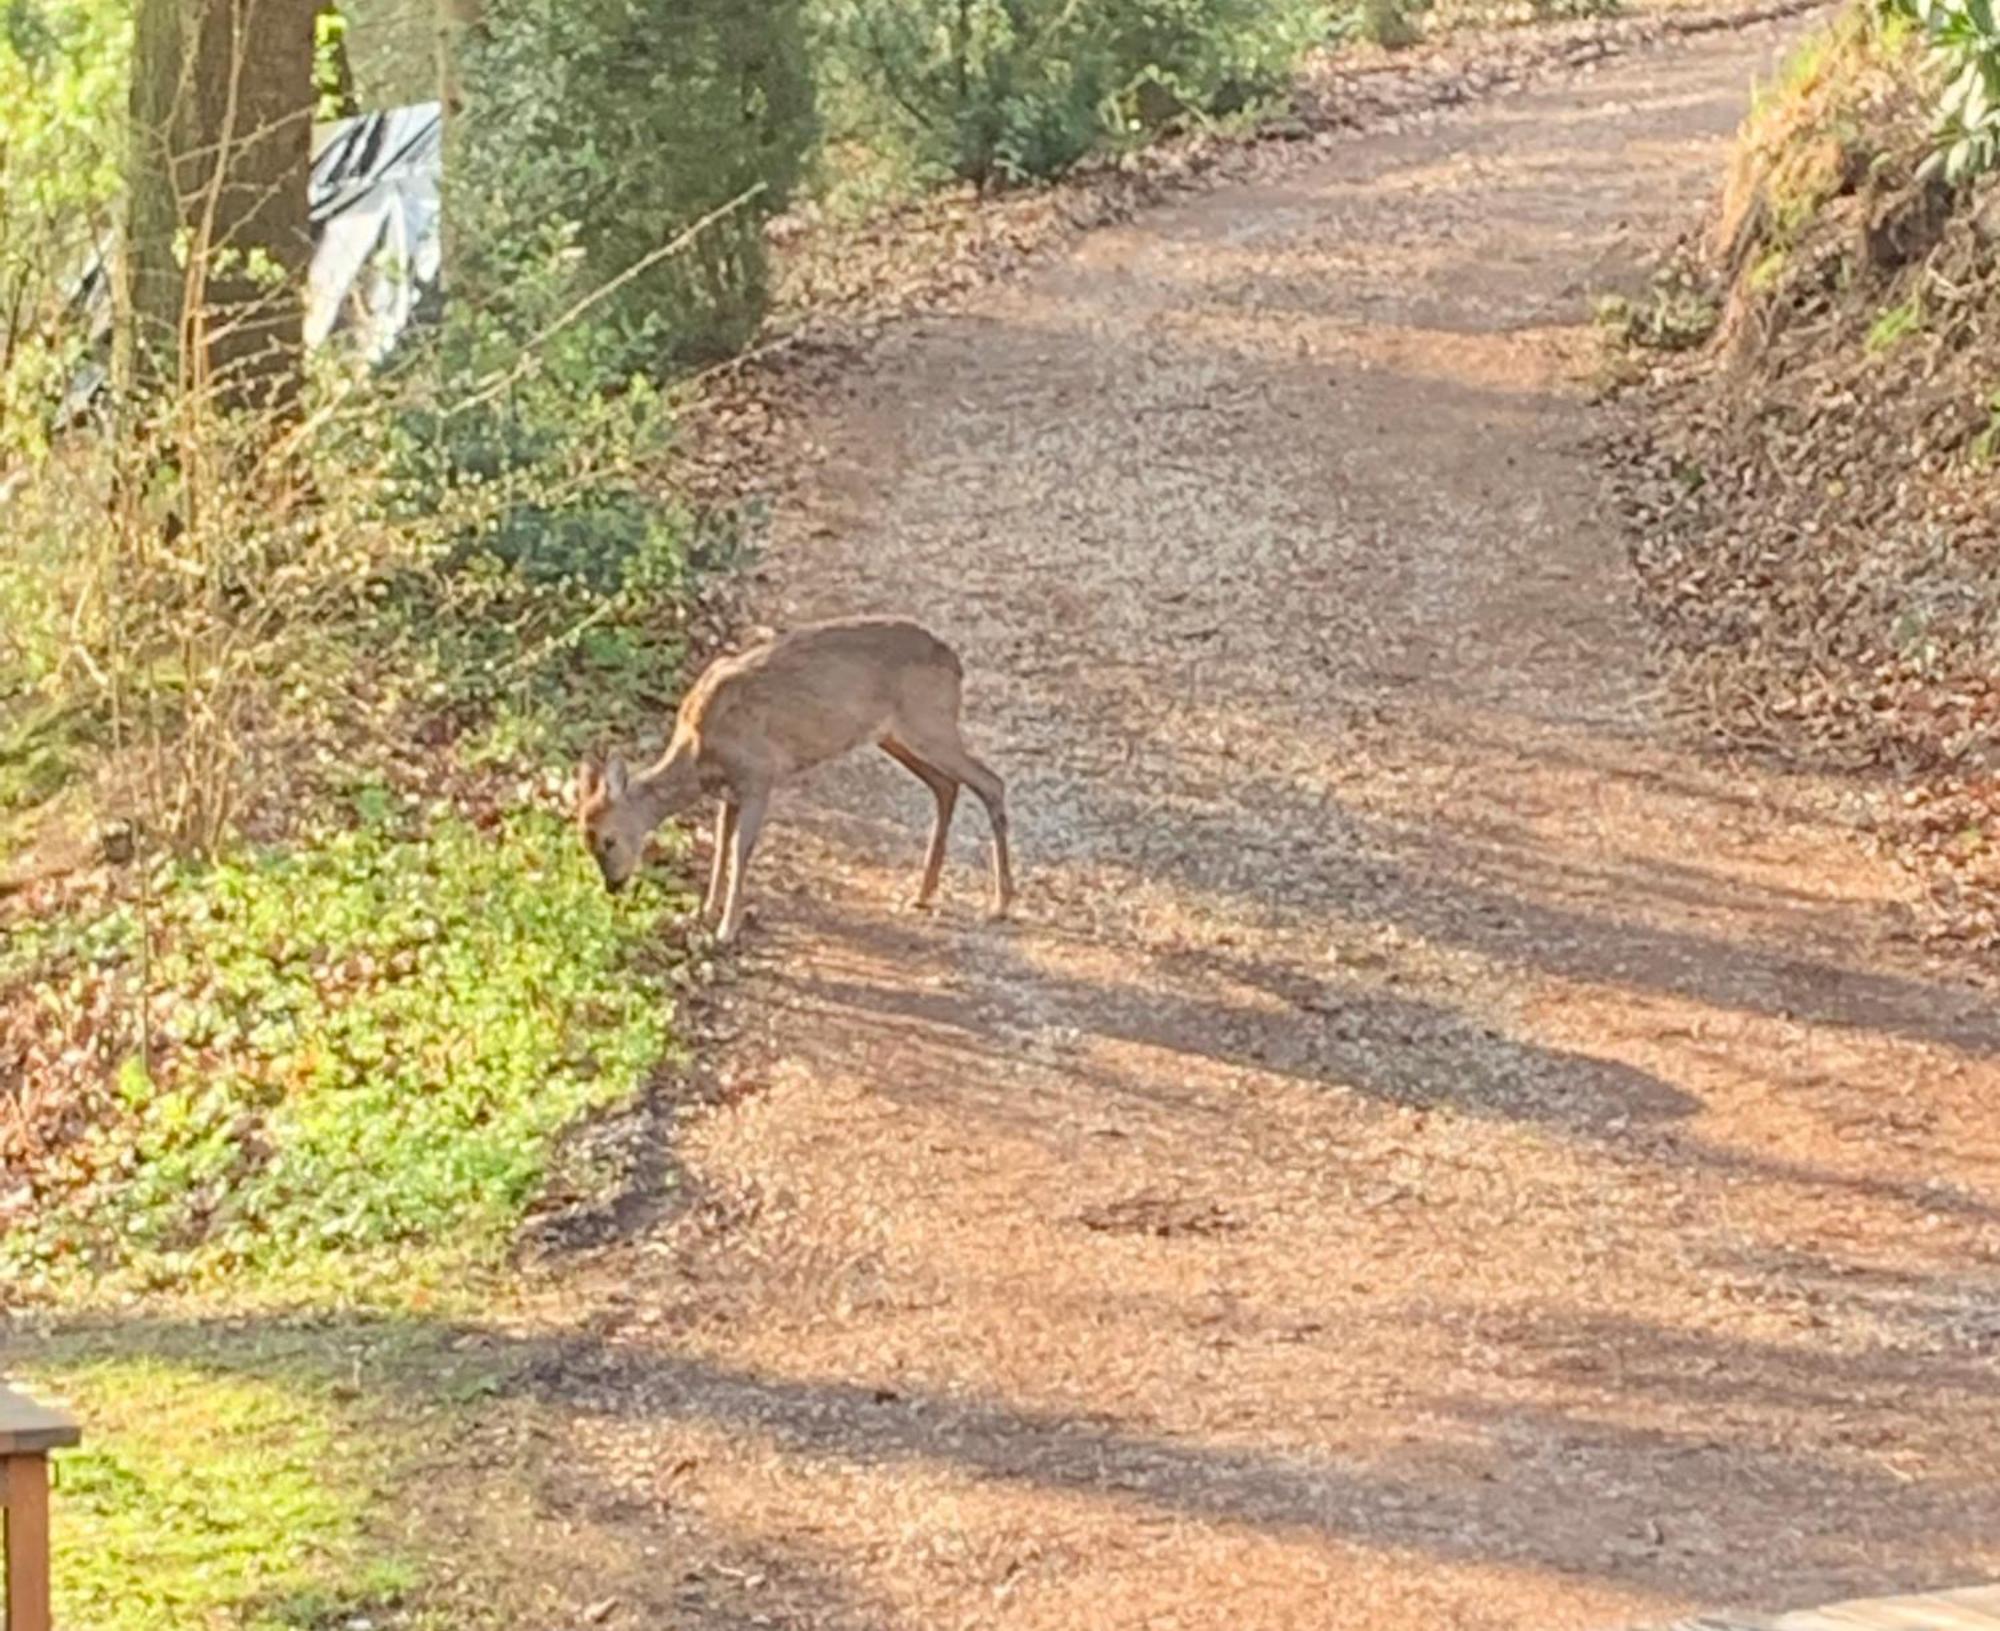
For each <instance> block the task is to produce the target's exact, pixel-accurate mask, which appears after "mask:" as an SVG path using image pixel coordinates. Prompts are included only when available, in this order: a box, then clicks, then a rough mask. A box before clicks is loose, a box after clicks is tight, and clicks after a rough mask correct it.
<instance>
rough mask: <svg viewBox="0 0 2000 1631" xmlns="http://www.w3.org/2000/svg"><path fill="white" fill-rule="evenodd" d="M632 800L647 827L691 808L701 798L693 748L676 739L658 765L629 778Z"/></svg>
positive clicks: (692, 745) (699, 780) (689, 744)
mask: <svg viewBox="0 0 2000 1631" xmlns="http://www.w3.org/2000/svg"><path fill="white" fill-rule="evenodd" d="M631 796H632V797H633V798H634V799H636V800H637V801H638V803H639V808H640V809H641V810H642V811H643V812H644V813H645V817H646V824H647V825H648V826H649V827H657V826H658V825H659V824H660V823H661V822H662V821H664V820H666V819H667V817H668V816H670V815H672V814H673V813H674V812H675V811H677V810H682V809H685V808H686V807H687V806H688V805H690V804H692V803H693V802H694V801H695V800H696V799H697V798H699V797H700V796H701V778H700V775H699V774H698V770H697V766H696V764H695V746H694V744H693V743H692V742H690V741H688V740H686V739H685V738H679V737H677V738H676V739H675V740H674V741H673V742H672V743H670V744H669V745H668V747H667V751H666V752H665V753H664V754H662V755H661V756H660V759H659V761H658V763H656V764H654V765H652V766H650V767H649V768H647V769H645V770H642V771H641V772H640V773H639V774H638V775H637V776H635V777H633V778H632V792H631Z"/></svg>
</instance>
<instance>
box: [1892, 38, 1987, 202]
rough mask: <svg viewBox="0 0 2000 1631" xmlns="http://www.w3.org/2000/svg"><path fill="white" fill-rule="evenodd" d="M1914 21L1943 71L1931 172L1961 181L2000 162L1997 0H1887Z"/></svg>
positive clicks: (1978, 174)
mask: <svg viewBox="0 0 2000 1631" xmlns="http://www.w3.org/2000/svg"><path fill="white" fill-rule="evenodd" d="M1884 9H1885V10H1887V11H1889V12H1890V13H1892V14H1893V15H1897V16H1901V17H1904V18H1907V19H1908V20H1909V21H1911V22H1913V23H1915V24H1916V25H1917V28H1918V29H1919V31H1920V32H1921V33H1922V36H1923V38H1924V39H1925V41H1926V42H1928V44H1929V45H1930V47H1931V50H1932V52H1933V54H1934V55H1935V57H1936V58H1937V61H1938V64H1939V67H1940V69H1941V70H1942V72H1943V74H1944V75H1945V85H1944V89H1943V90H1942V91H1940V92H1939V93H1938V100H1937V106H1936V139H1937V151H1936V153H1935V154H1934V155H1933V156H1932V157H1931V159H1930V161H1929V162H1928V164H1927V165H1926V172H1927V173H1936V174H1942V175H1943V177H1944V179H1945V180H1947V181H1949V182H1952V183H1957V182H1961V181H1969V180H1971V179H1972V178H1973V177H1975V176H1981V175H1984V174H1986V172H1987V171H1989V170H1991V169H1993V168H1994V167H1995V165H1996V164H2000V22H1996V20H1995V16H1994V9H1993V0H1886V4H1885V8H1884Z"/></svg>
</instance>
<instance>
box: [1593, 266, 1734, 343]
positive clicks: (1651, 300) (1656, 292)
mask: <svg viewBox="0 0 2000 1631" xmlns="http://www.w3.org/2000/svg"><path fill="white" fill-rule="evenodd" d="M1720 316H1721V313H1720V312H1719V311H1718V309H1717V307H1716V304H1715V301H1714V299H1713V298H1712V297H1711V296H1710V295H1709V294H1708V292H1707V291H1706V290H1705V289H1703V288H1702V287H1701V285H1700V284H1699V283H1698V282H1697V280H1696V279H1695V278H1694V276H1693V275H1692V274H1691V273H1690V272H1689V271H1688V269H1687V268H1686V267H1684V266H1677V265H1668V266H1666V267H1663V268H1662V269H1661V270H1660V271H1659V272H1658V273H1657V274H1655V276H1654V277H1653V279H1652V281H1651V283H1650V285H1649V287H1648V289H1647V292H1646V296H1645V298H1644V299H1643V300H1637V301H1634V300H1629V299H1627V298H1626V297H1625V296H1623V295H1606V296H1604V297H1603V298H1601V299H1600V300H1598V302H1597V305H1596V317H1597V322H1598V324H1599V326H1600V327H1602V328H1605V329H1608V330H1609V331H1611V333H1612V334H1613V335H1615V336H1616V338H1617V339H1618V340H1619V341H1620V342H1621V343H1622V344H1625V345H1628V346H1633V347H1637V348H1639V349H1641V350H1647V351H1690V350H1693V349H1694V348H1695V347H1696V346H1698V345H1700V344H1702V343H1703V342H1704V341H1705V340H1707V338H1708V337H1709V335H1711V334H1712V333H1714V332H1715V325H1716V323H1717V321H1718V320H1719V319H1720Z"/></svg>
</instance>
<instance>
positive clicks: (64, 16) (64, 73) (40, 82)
mask: <svg viewBox="0 0 2000 1631" xmlns="http://www.w3.org/2000/svg"><path fill="white" fill-rule="evenodd" d="M130 49H131V29H130V24H129V17H128V12H127V10H126V8H124V7H123V6H120V5H116V4H113V3H110V0H0V470H4V468H5V466H6V464H8V463H9V462H11V459H12V458H13V457H15V456H18V455H20V454H22V453H23V452H28V453H34V452H39V451H41V450H43V449H44V448H45V447H46V444H47V436H48V429H49V419H50V410H51V408H52V407H53V406H54V405H55V404H56V403H57V402H58V401H59V400H60V399H61V396H62V393H63V389H64V387H65V385H66V383H67V382H68V380H69V379H70V377H71V374H72V372H73V370H74V369H75V367H76V364H77V362H78V361H79V360H80V358H81V357H82V356H83V354H84V349H85V347H86V345H87V344H88V342H89V340H90V336H89V335H88V334H87V333H86V332H84V330H83V327H82V325H81V324H79V323H78V322H77V321H76V314H75V310H74V307H73V297H74V295H75V291H76V283H77V280H78V279H79V278H80V277H81V276H82V274H83V272H84V271H85V269H86V267H87V266H88V264H89V261H90V259H91V256H92V255H93V253H94V252H95V251H96V250H97V248H98V247H99V246H100V245H101V244H104V243H107V242H108V241H109V239H110V233H111V227H112V219H113V210H112V205H113V201H114V199H115V198H116V196H117V192H118V187H119V184H120V164H121V152H122V145H123V136H124V129H123V123H122V117H121V116H122V114H123V111H124V107H125V71H126V59H127V57H128V55H129V52H130Z"/></svg>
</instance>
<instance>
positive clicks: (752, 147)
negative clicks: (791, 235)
mask: <svg viewBox="0 0 2000 1631" xmlns="http://www.w3.org/2000/svg"><path fill="white" fill-rule="evenodd" d="M801 4H802V0H688V3H686V4H682V5H679V6H676V7H674V8H672V10H671V12H670V13H662V12H661V11H660V10H659V8H657V7H652V6H648V5H645V4H643V3H642V0H494V3H493V4H492V5H490V6H489V7H488V8H487V12H486V16H485V19H484V23H483V25H482V27H481V29H480V31H479V33H478V34H477V35H476V36H474V38H473V42H472V43H471V45H470V46H469V49H468V56H467V61H466V64H465V80H466V86H467V98H468V111H467V113H466V115H465V117H464V118H463V119H462V120H461V121H459V122H458V125H459V128H458V129H457V130H456V131H455V132H454V136H453V151H452V153H451V155H450V157H449V160H448V163H447V172H446V173H447V180H446V187H447V195H448V196H447V200H446V206H447V215H448V220H449V221H450V223H451V232H452V237H451V248H452V252H453V254H454V265H453V271H452V279H453V284H454V289H455V291H456V292H457V293H458V295H459V297H460V298H461V299H462V300H466V301H469V302H470V303H472V304H474V305H484V304H487V303H488V302H490V301H492V300H495V299H499V300H504V302H505V303H506V304H507V306H508V307H509V308H510V310H511V311H512V312H513V313H515V314H516V316H517V317H518V318H521V319H525V320H527V321H528V322H529V324H530V325H531V326H539V325H540V323H542V322H546V321H549V320H552V319H554V318H555V317H557V316H558V315H559V314H560V313H561V312H562V311H563V310H565V309H567V308H568V307H570V306H571V305H573V304H574V303H575V302H576V301H578V300H580V299H583V298H585V297H587V296H590V295H592V294H594V293H595V292H597V291H600V290H603V289H605V287H606V286H607V285H610V284H612V283H613V281H614V280H619V279H626V281H623V282H622V283H620V284H619V285H618V286H617V287H616V288H615V290H613V291H612V292H611V293H610V294H609V295H608V296H607V297H606V298H604V299H603V300H602V301H601V302H599V303H598V304H597V305H596V306H595V307H594V308H593V312H592V316H593V321H592V323H591V325H590V332H591V334H592V335H593V336H594V339H593V340H592V342H591V344H590V345H589V346H588V347H586V346H584V345H583V344H582V343H581V339H580V337H578V338H574V339H572V341H571V343H570V344H569V345H568V346H567V347H566V350H567V352H568V360H569V364H570V366H571V367H572V368H577V369H582V368H585V367H586V366H588V367H591V368H594V369H595V371H596V373H597V375H598V378H599V379H600V380H601V381H605V382H609V383H612V384H617V383H620V382H622V380H623V379H624V377H625V376H626V375H628V374H631V373H634V372H643V373H646V374H648V375H651V376H654V377H661V376H663V375H665V374H666V373H669V372H671V371H672V370H673V369H675V368H677V367H681V366H684V365H687V364H691V363H697V364H698V363H704V362H711V361H714V360H716V359H718V358H721V357H724V356H727V355H729V354H730V353H731V352H733V351H734V350H736V349H737V348H738V347H740V346H741V345H742V344H743V342H744V341H745V340H746V339H748V338H749V336H750V335H751V334H752V333H753V332H754V331H755V329H756V327H757V324H758V322H759V321H760V319H761V317H762V315H763V311H764V306H765V300H766V280H767V268H766V264H765V250H764V239H763V231H762V226H763V222H764V220H765V218H766V217H767V216H769V215H770V214H771V213H772V212H773V211H774V210H777V209H779V208H780V207H782V205H783V204H784V202H785V200H786V198H787V196H788V195H789V193H790V192H791V189H792V187H793V186H794V185H795V183H796V182H797V180H798V178H799V176H800V174H801V171H802V169H803V167H804V164H805V161H806V157H807V154H808V152H809V149H810V147H811V144H812V141H813V139H814V135H815V125H814V111H813V80H812V73H811V66H810V63H809V61H808V58H807V53H806V41H805V23H804V19H803V16H802V13H801ZM753 190H754V192H755V196H754V197H752V198H750V199H748V201H746V202H745V203H743V204H742V205H740V206H739V207H737V208H736V209H735V210H734V211H732V212H731V213H730V214H729V215H728V216H727V218H726V219H724V220H722V221H719V222H717V223H716V224H714V225H713V226H711V227H709V228H708V229H707V230H705V231H703V232H702V233H701V234H700V235H699V236H698V237H697V238H696V239H695V241H694V242H693V243H692V244H691V245H690V246H689V248H688V250H687V251H686V252H685V253H681V254H676V255H674V256H671V257H667V258H665V259H662V260H659V261H658V262H657V263H655V264H651V265H646V266H645V268H644V270H641V271H638V272H637V273H636V275H630V276H629V277H628V274H632V273H633V272H634V269H635V268H638V267H640V266H641V265H642V264H643V263H645V262H646V261H647V258H648V257H649V256H650V255H652V254H654V253H655V252H656V251H658V250H659V249H660V248H661V247H662V246H663V245H664V244H666V243H667V242H668V241H670V240H671V239H672V238H674V237H675V235H676V234H678V233H680V232H681V231H683V230H684V229H686V228H688V227H689V226H691V225H692V224H693V223H695V222H696V221H698V220H700V219H701V218H702V217H703V216H705V215H707V214H708V213H710V212H711V211H714V210H716V209H718V208H720V207H722V206H724V205H727V204H729V203H730V202H731V201H732V200H735V199H739V198H742V197H744V195H746V194H749V193H752V192H753ZM558 271H559V272H560V273H561V274H562V275H553V274H555V273H557V272H558Z"/></svg>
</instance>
